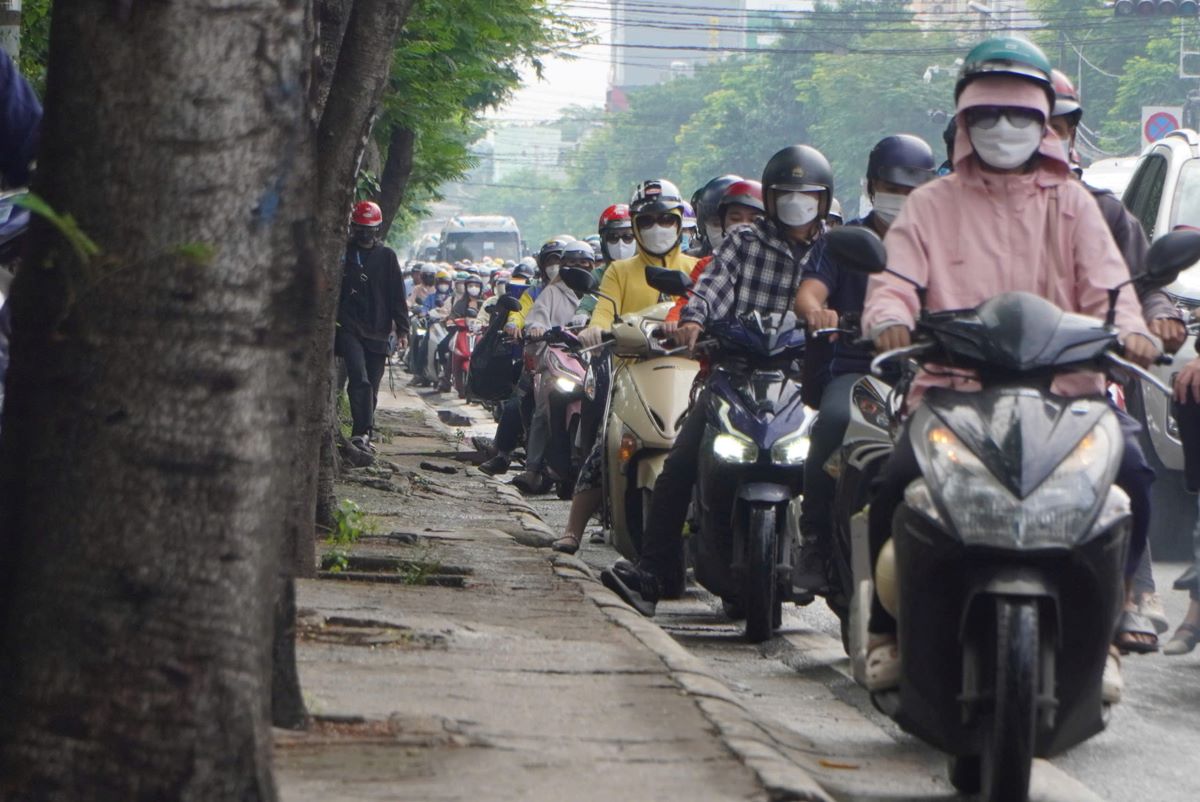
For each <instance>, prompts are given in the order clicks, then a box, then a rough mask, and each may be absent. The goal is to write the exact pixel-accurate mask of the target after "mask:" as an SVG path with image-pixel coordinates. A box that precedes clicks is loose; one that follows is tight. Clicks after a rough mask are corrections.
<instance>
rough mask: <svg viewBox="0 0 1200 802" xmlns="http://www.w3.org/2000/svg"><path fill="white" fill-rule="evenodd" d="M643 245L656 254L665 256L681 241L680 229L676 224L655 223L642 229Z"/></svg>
mask: <svg viewBox="0 0 1200 802" xmlns="http://www.w3.org/2000/svg"><path fill="white" fill-rule="evenodd" d="M641 240H642V247H643V248H645V249H646V252H647V253H650V254H653V255H654V256H665V255H666V254H668V253H670V251H671V249H672V248H674V247H675V243H676V242H678V241H679V229H677V228H675V226H660V225H657V224H656V225H653V226H650V228H643V229H642V235H641Z"/></svg>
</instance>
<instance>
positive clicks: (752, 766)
mask: <svg viewBox="0 0 1200 802" xmlns="http://www.w3.org/2000/svg"><path fill="white" fill-rule="evenodd" d="M397 392H398V393H399V396H400V397H399V398H396V399H393V398H392V397H391V396H390V395H389V394H388V393H387V392H386V391H385V392H384V393H382V394H381V398H380V407H381V409H380V413H379V420H378V423H379V424H380V425H381V427H382V429H383V430H384V432H385V434H387V435H390V442H388V443H385V444H384V445H382V446H381V448H380V459H379V460H378V463H377V465H376V466H373V467H371V468H366V469H358V470H350V471H347V477H346V480H347V481H346V482H345V483H344V484H342V485H341V486H339V488H338V494H339V497H340V498H352V499H354V500H355V501H357V502H358V503H359V504H360V505H361V506H362V508H363V509H364V510H365V511H366V512H367V513H368V514H369V515H370V517H371V521H372V523H373V526H374V534H372V535H369V536H367V537H364V538H362V539H361V540H360V541H359V542H358V543H357V544H355V545H354V546H353V547H352V548H351V549H350V553H349V558H348V564H347V566H346V568H345V570H344V571H342V572H341V573H340V574H338V575H336V576H334V575H328V576H323V578H320V579H316V580H304V581H301V582H300V583H299V586H298V591H297V592H298V604H299V607H300V609H301V614H300V622H299V628H298V644H297V650H298V659H299V665H300V676H301V682H302V685H303V688H304V693H305V698H306V701H307V702H308V705H309V710H310V712H311V713H313V714H314V715H315V716H316V717H317V722H316V725H315V726H314V728H313V729H312V730H311V731H309V732H306V733H290V732H284V731H276V777H277V781H278V784H279V787H280V796H281V798H282V799H284V800H287V801H288V802H308V801H309V800H313V802H315V801H316V800H322V802H332V801H333V800H375V799H411V800H456V799H463V800H473V801H475V800H508V799H512V800H518V799H519V800H543V799H544V800H556V802H557V800H593V799H594V800H607V801H608V802H625V801H626V800H630V801H633V802H638V801H640V800H659V799H661V800H667V799H688V800H697V801H698V800H730V799H755V800H757V799H789V800H790V799H827V797H826V796H825V795H824V793H823V792H822V791H821V790H820V789H819V788H818V787H817V786H816V785H815V783H813V782H812V780H811V779H810V778H809V777H808V775H807V774H805V773H804V772H803V771H802V770H801V769H799V768H798V767H797V766H796V765H795V764H793V763H792V762H790V761H789V759H788V758H787V757H786V756H785V754H784V752H783V751H782V750H780V749H779V748H777V745H776V744H775V743H773V739H772V736H771V734H770V732H769V730H768V729H767V728H765V727H761V726H759V725H758V723H757V722H755V721H754V720H753V718H752V717H751V716H750V715H749V714H748V713H747V712H746V711H745V709H744V708H743V707H742V706H741V705H740V704H739V703H738V702H737V700H736V698H735V697H734V695H733V694H732V693H730V692H729V690H728V689H727V688H726V687H725V686H724V685H722V684H720V682H719V681H717V680H716V679H715V677H714V676H713V675H712V674H711V673H710V672H708V671H707V670H706V669H705V667H704V666H703V664H701V663H700V662H699V661H696V660H695V659H694V658H692V657H691V656H690V655H689V654H688V653H687V652H686V651H685V650H683V648H682V647H680V646H679V645H677V644H676V643H675V642H674V641H673V640H672V639H671V638H670V637H669V636H668V635H666V634H665V633H664V632H663V631H662V630H660V629H658V628H657V627H655V626H654V625H653V624H652V623H650V622H648V621H646V620H644V619H642V618H640V617H639V616H637V615H636V614H634V613H632V612H631V611H630V610H628V608H626V607H625V606H624V605H623V604H621V603H620V602H619V601H618V600H617V599H616V597H615V596H612V595H611V594H609V593H608V591H606V590H605V589H604V588H603V587H601V586H600V585H599V584H598V583H597V582H595V580H594V579H593V578H592V577H591V575H590V574H589V573H588V570H587V568H586V567H585V566H584V565H583V564H582V563H580V562H578V561H575V560H573V559H559V560H554V559H553V558H552V552H550V551H549V550H548V549H545V548H531V547H530V545H526V544H538V543H542V544H544V543H545V542H546V541H547V539H548V536H549V532H548V531H547V530H546V529H545V527H544V525H543V524H541V522H540V521H539V520H538V519H537V517H536V515H534V514H533V513H532V511H531V510H530V509H529V507H528V506H527V505H526V504H525V503H524V501H523V500H522V499H521V498H520V497H519V496H518V495H516V494H515V493H514V492H513V491H512V490H511V489H510V488H508V487H506V486H503V485H501V484H500V483H498V482H496V481H494V480H492V479H490V478H488V477H485V476H484V475H483V474H481V473H480V472H479V471H477V470H475V469H474V468H473V467H469V466H470V465H471V463H470V462H467V461H463V452H462V451H461V449H460V446H461V438H459V437H456V435H455V433H454V431H453V430H452V429H450V428H448V427H446V426H443V425H442V424H440V423H439V422H438V421H437V420H436V418H435V417H434V416H433V414H432V413H431V411H430V410H429V408H428V407H426V405H425V404H424V402H423V401H422V400H421V399H420V398H419V397H418V396H417V395H416V394H415V393H413V392H411V391H408V390H406V389H400V390H398V391H397ZM468 453H469V452H468Z"/></svg>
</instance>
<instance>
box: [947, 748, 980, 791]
mask: <svg viewBox="0 0 1200 802" xmlns="http://www.w3.org/2000/svg"><path fill="white" fill-rule="evenodd" d="M982 781H983V777H982V768H981V767H980V760H979V755H951V756H950V784H951V785H953V786H954V790H956V791H958V792H959V793H960V794H977V793H979V786H980V784H981V783H982Z"/></svg>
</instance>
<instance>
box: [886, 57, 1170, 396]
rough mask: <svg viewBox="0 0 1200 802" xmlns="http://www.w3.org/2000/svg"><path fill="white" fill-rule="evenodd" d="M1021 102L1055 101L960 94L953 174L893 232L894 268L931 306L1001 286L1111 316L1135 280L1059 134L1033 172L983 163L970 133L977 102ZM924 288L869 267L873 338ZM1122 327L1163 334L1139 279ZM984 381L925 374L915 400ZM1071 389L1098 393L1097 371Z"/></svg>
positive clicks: (1002, 80)
mask: <svg viewBox="0 0 1200 802" xmlns="http://www.w3.org/2000/svg"><path fill="white" fill-rule="evenodd" d="M983 105H993V106H1020V107H1026V108H1034V109H1037V110H1039V111H1041V112H1042V114H1043V115H1047V114H1048V112H1049V101H1048V99H1047V97H1046V95H1045V93H1044V92H1042V90H1041V89H1040V88H1038V87H1037V86H1035V85H1034V84H1032V83H1031V82H1029V81H1025V80H1022V79H1019V78H1013V77H1009V76H993V77H987V78H980V79H978V80H976V81H973V82H972V83H970V84H969V85H968V86H967V87H966V88H965V89H964V90H963V93H962V95H961V97H960V98H959V103H958V111H957V115H958V116H957V119H958V133H957V136H956V139H955V143H954V172H953V173H951V174H950V175H947V176H943V177H941V178H938V179H936V180H934V181H931V182H930V183H928V184H925V185H924V186H922V187H919V188H917V189H916V190H914V191H913V193H912V194H911V195H909V196H908V200H907V201H905V203H904V207H903V208H902V209H901V211H900V214H899V216H897V218H896V220H895V222H893V223H892V226H891V228H890V229H889V230H888V233H887V237H885V239H884V244H885V245H886V246H887V256H888V267H889V268H891V269H892V270H895V271H896V272H898V273H901V274H902V275H905V276H907V277H909V278H911V279H913V280H914V281H916V282H918V283H919V284H923V285H924V286H925V287H927V288H928V305H929V309H930V310H931V311H934V312H936V311H940V310H947V309H963V308H969V307H975V306H978V305H979V304H980V303H982V302H984V301H986V300H988V299H989V298H992V297H994V296H996V295H999V294H1000V293H1003V292H1010V291H1024V292H1031V293H1034V294H1036V295H1040V296H1041V297H1043V298H1046V299H1047V300H1049V301H1051V302H1053V303H1055V304H1056V305H1058V306H1059V307H1061V308H1062V309H1064V310H1066V311H1069V312H1078V313H1081V314H1086V315H1092V316H1095V317H1101V318H1102V317H1103V316H1104V314H1105V312H1106V311H1107V309H1108V289H1109V288H1110V287H1114V286H1116V285H1117V284H1120V283H1121V282H1122V281H1125V280H1126V279H1128V278H1129V269H1128V268H1127V267H1126V265H1125V261H1124V259H1123V258H1122V257H1121V253H1120V251H1119V250H1118V249H1117V246H1116V244H1115V243H1114V242H1113V238H1112V235H1111V234H1110V233H1109V230H1108V226H1107V225H1106V224H1105V222H1104V218H1103V217H1102V216H1101V214H1100V210H1099V208H1098V207H1097V205H1096V201H1095V199H1094V198H1093V197H1092V195H1091V193H1090V192H1088V190H1087V188H1086V187H1084V186H1083V184H1081V183H1080V182H1078V181H1075V180H1072V179H1071V178H1070V175H1069V167H1068V165H1067V163H1066V161H1065V160H1064V157H1063V152H1062V149H1061V147H1060V145H1059V144H1058V139H1057V137H1056V136H1055V134H1054V132H1053V131H1051V130H1050V128H1049V127H1046V128H1045V129H1044V132H1043V136H1042V141H1041V144H1040V145H1039V148H1038V151H1037V154H1036V155H1035V164H1034V167H1033V169H1032V170H1030V171H1029V172H1026V173H1013V174H1001V173H991V172H987V171H985V170H983V169H982V167H981V166H980V164H979V162H978V159H977V158H976V157H975V151H974V149H973V148H972V146H971V140H970V137H969V135H968V132H967V125H966V121H965V119H964V111H965V110H966V109H968V108H971V107H973V106H983ZM917 311H918V302H917V295H916V292H914V290H913V288H912V286H910V285H909V284H908V283H907V282H905V281H902V280H901V279H899V278H897V277H895V276H892V275H889V274H887V273H882V274H878V275H873V276H871V280H870V282H869V284H868V286H867V300H866V305H865V308H864V310H863V331H864V332H868V333H870V334H871V336H875V335H876V334H878V333H879V332H880V331H882V330H883V329H885V328H887V327H888V326H890V325H895V324H901V325H904V326H908V327H910V328H911V327H912V326H913V323H914V320H915V318H916V315H917ZM1116 322H1117V327H1118V329H1119V330H1120V332H1121V335H1122V337H1124V336H1125V335H1128V334H1131V333H1138V334H1142V335H1145V336H1146V337H1148V338H1150V339H1151V341H1152V342H1155V343H1156V344H1157V343H1158V339H1157V338H1155V337H1153V336H1152V335H1151V334H1150V332H1149V330H1148V329H1147V327H1146V324H1145V321H1144V320H1143V319H1142V313H1141V305H1140V304H1139V303H1138V299H1137V295H1136V293H1135V292H1134V289H1133V287H1132V286H1127V287H1125V288H1123V289H1122V290H1121V293H1120V297H1119V299H1118V302H1117V317H1116ZM935 384H937V385H943V386H956V387H960V388H962V389H970V388H971V387H972V386H975V387H977V386H978V385H977V383H975V382H971V381H969V380H966V379H965V378H964V377H963V376H958V377H946V376H942V377H938V378H934V377H931V376H930V375H929V374H927V373H923V374H922V375H921V376H919V377H918V378H917V380H916V382H915V383H914V385H913V391H912V392H911V393H910V396H909V403H910V405H911V404H915V403H916V402H917V401H918V400H919V398H920V395H921V393H922V392H923V389H924V388H925V387H928V386H931V385H935ZM1054 389H1055V391H1056V392H1059V393H1062V394H1064V395H1082V394H1087V393H1093V392H1100V391H1101V390H1102V389H1103V382H1102V380H1101V377H1099V376H1098V375H1097V374H1094V373H1089V374H1082V375H1081V374H1075V375H1065V376H1060V377H1059V378H1058V379H1057V380H1056V382H1055V385H1054Z"/></svg>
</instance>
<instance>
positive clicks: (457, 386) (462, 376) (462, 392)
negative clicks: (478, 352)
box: [454, 368, 467, 400]
mask: <svg viewBox="0 0 1200 802" xmlns="http://www.w3.org/2000/svg"><path fill="white" fill-rule="evenodd" d="M454 392H456V393H458V397H459V398H462V399H464V400H465V399H466V397H467V372H466V371H465V370H463V369H462V368H458V369H457V370H455V371H454Z"/></svg>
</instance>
